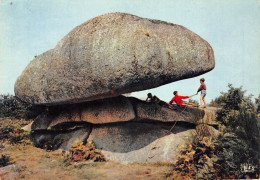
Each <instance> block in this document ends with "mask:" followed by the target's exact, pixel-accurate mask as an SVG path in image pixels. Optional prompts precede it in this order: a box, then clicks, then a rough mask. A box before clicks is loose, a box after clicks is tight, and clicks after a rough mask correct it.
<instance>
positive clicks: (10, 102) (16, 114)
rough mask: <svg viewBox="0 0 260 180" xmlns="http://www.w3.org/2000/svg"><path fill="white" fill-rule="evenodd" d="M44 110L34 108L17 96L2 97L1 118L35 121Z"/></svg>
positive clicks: (40, 107)
mask: <svg viewBox="0 0 260 180" xmlns="http://www.w3.org/2000/svg"><path fill="white" fill-rule="evenodd" d="M44 110H45V107H43V106H33V105H31V104H28V103H25V102H22V101H20V100H19V99H18V98H17V97H15V96H12V95H0V117H12V118H24V119H33V118H35V117H36V116H37V115H38V114H40V113H41V112H43V111H44Z"/></svg>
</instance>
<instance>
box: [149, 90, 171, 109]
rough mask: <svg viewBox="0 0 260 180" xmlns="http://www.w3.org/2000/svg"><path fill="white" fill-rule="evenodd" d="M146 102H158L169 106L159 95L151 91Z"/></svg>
mask: <svg viewBox="0 0 260 180" xmlns="http://www.w3.org/2000/svg"><path fill="white" fill-rule="evenodd" d="M146 102H152V103H156V104H159V105H160V106H164V107H168V106H169V105H168V104H167V103H166V102H164V101H162V100H160V99H159V98H158V97H157V96H153V95H152V94H151V93H148V94H147V98H146Z"/></svg>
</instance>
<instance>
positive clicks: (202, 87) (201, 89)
mask: <svg viewBox="0 0 260 180" xmlns="http://www.w3.org/2000/svg"><path fill="white" fill-rule="evenodd" d="M204 82H205V79H204V78H201V79H200V87H199V89H198V91H197V93H196V95H197V94H198V93H199V92H201V95H200V105H201V106H202V105H203V103H204V105H205V106H206V101H205V96H206V95H207V92H206V89H207V88H206V85H205V83H204Z"/></svg>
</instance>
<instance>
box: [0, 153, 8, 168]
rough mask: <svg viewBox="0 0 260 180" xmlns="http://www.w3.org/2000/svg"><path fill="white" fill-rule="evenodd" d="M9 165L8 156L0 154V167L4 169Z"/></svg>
mask: <svg viewBox="0 0 260 180" xmlns="http://www.w3.org/2000/svg"><path fill="white" fill-rule="evenodd" d="M9 164H10V156H8V155H4V154H2V155H1V157H0V167H4V166H7V165H9Z"/></svg>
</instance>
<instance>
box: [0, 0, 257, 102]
mask: <svg viewBox="0 0 260 180" xmlns="http://www.w3.org/2000/svg"><path fill="white" fill-rule="evenodd" d="M11 2H12V3H11ZM109 12H126V13H131V14H134V15H137V16H141V17H146V18H153V19H159V20H163V21H168V22H172V23H175V24H179V25H183V26H185V27H187V28H189V29H190V30H191V31H193V32H195V33H196V34H198V35H200V36H201V37H202V38H204V39H205V40H207V41H208V42H209V43H210V44H211V46H212V47H213V50H214V53H215V60H216V67H215V69H214V70H213V71H211V72H209V73H207V74H204V75H202V76H199V77H196V78H192V79H186V80H182V81H178V82H173V83H170V84H168V85H164V86H161V87H158V88H155V89H152V90H148V91H149V92H152V93H153V94H156V95H157V96H158V97H160V98H161V99H163V100H165V101H169V100H170V99H171V97H172V91H173V90H178V91H179V94H182V95H192V94H194V93H195V92H196V90H197V88H198V87H199V79H200V78H201V77H204V78H205V79H206V81H205V83H206V85H207V88H208V94H207V101H210V99H212V98H215V97H217V96H219V94H220V92H221V91H226V90H227V84H228V83H232V84H233V85H234V86H236V87H239V86H241V85H242V86H244V89H246V90H247V92H248V94H250V93H252V94H254V95H255V96H258V94H259V93H260V71H259V69H260V1H259V0H216V1H210V0H158V1H153V0H142V1H137V0H110V1H109V0H95V1H88V0H86V1H83V0H81V1H80V0H12V1H10V0H0V94H7V93H10V94H13V93H14V92H13V89H14V83H15V80H16V79H17V77H18V76H19V75H20V74H21V72H22V71H23V69H24V68H25V67H26V66H27V65H28V64H29V62H30V61H31V60H32V59H33V58H34V56H35V55H39V54H41V53H43V52H45V51H47V50H49V49H51V48H53V47H55V45H56V44H57V43H58V41H59V40H60V39H61V38H62V37H64V36H65V35H66V34H67V33H69V32H70V31H71V30H72V29H73V28H74V27H75V26H77V25H80V24H82V23H83V22H85V21H87V20H89V19H90V18H93V17H95V16H98V15H101V14H105V13H109ZM148 91H142V92H135V93H132V95H134V96H137V97H139V98H145V97H146V94H147V92H148ZM193 99H196V100H198V99H199V96H196V97H194V98H193Z"/></svg>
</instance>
